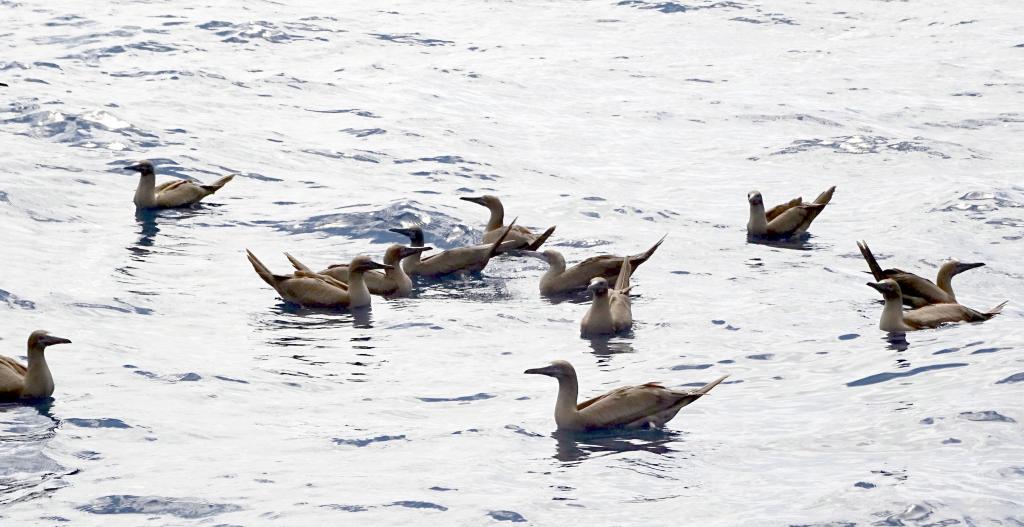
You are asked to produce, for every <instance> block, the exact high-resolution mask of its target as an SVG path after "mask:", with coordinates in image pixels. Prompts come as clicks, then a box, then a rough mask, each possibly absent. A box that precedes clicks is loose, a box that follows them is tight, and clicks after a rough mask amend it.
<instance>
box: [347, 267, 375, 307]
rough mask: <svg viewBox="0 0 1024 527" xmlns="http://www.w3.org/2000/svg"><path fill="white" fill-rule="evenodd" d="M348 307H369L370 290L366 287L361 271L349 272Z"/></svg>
mask: <svg viewBox="0 0 1024 527" xmlns="http://www.w3.org/2000/svg"><path fill="white" fill-rule="evenodd" d="M348 305H349V307H365V306H368V305H370V289H369V288H367V287H366V281H365V280H364V279H363V271H354V270H351V269H350V270H349V273H348Z"/></svg>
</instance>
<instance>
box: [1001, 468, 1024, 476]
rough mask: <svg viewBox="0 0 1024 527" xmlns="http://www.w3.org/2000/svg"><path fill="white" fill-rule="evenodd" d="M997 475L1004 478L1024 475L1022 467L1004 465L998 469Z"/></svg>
mask: <svg viewBox="0 0 1024 527" xmlns="http://www.w3.org/2000/svg"><path fill="white" fill-rule="evenodd" d="M999 475H1000V476H1003V477H1004V478H1013V477H1016V478H1019V477H1024V467H1006V468H1001V469H999Z"/></svg>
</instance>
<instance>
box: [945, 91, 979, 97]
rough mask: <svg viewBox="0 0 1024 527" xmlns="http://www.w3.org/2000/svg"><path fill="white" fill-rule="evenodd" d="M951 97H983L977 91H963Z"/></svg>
mask: <svg viewBox="0 0 1024 527" xmlns="http://www.w3.org/2000/svg"><path fill="white" fill-rule="evenodd" d="M950 95H952V96H953V97H981V94H980V93H978V92H976V91H962V92H957V93H953V94H950Z"/></svg>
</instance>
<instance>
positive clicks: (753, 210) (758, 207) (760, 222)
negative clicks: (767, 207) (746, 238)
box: [747, 202, 768, 236]
mask: <svg viewBox="0 0 1024 527" xmlns="http://www.w3.org/2000/svg"><path fill="white" fill-rule="evenodd" d="M767 232H768V217H767V216H765V213H764V203H763V202H762V203H751V204H750V221H748V222H747V233H748V234H753V235H754V236H763V235H764V234H765V233H767Z"/></svg>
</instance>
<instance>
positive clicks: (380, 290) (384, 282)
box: [320, 243, 433, 298]
mask: <svg viewBox="0 0 1024 527" xmlns="http://www.w3.org/2000/svg"><path fill="white" fill-rule="evenodd" d="M430 250H433V247H405V246H402V245H399V244H397V243H396V244H394V245H392V246H390V247H388V250H387V251H385V252H384V265H390V266H391V267H390V268H389V269H387V270H385V271H384V272H383V273H382V272H380V271H367V272H365V273H363V280H364V281H365V282H366V287H367V289H369V290H370V294H374V295H381V296H386V297H389V298H398V297H406V296H409V294H410V293H412V279H410V278H409V275H407V274H405V271H404V270H403V269H402V265H401V264H402V260H404V259H406V258H408V257H410V256H412V255H414V254H419V253H422V252H424V251H430ZM348 268H349V264H337V265H332V266H330V267H328V268H327V269H324V270H323V271H320V274H323V275H327V276H330V277H331V278H334V279H335V280H337V281H339V282H344V283H346V284H347V283H348V281H349V272H348Z"/></svg>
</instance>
